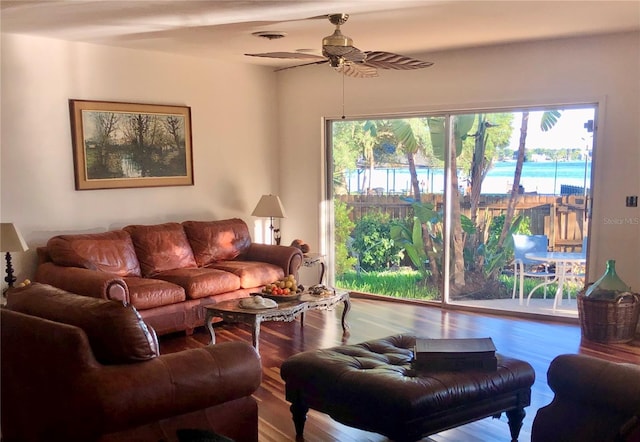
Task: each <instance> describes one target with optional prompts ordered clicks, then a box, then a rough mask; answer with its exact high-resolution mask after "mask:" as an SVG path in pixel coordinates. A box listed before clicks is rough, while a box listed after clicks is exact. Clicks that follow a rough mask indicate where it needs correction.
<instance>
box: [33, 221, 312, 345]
mask: <svg viewBox="0 0 640 442" xmlns="http://www.w3.org/2000/svg"><path fill="white" fill-rule="evenodd" d="M38 257H39V264H38V268H37V270H36V275H35V280H36V281H38V282H42V283H46V284H50V285H53V286H55V287H59V288H62V289H64V290H68V291H71V292H74V293H78V294H81V295H86V296H92V297H95V298H104V299H111V300H119V301H122V302H125V303H127V304H131V305H133V306H134V307H135V308H136V309H137V310H138V311H139V312H140V315H141V316H142V318H143V319H144V320H145V322H146V323H147V324H149V325H151V326H152V327H153V328H154V329H155V330H156V332H157V333H158V334H166V333H171V332H175V331H180V330H186V331H187V333H190V332H191V331H193V329H194V328H195V327H197V326H200V325H203V324H204V316H205V315H204V309H203V306H204V305H206V304H211V303H215V302H220V301H224V300H228V299H236V298H241V297H245V296H249V293H251V292H255V291H259V288H261V287H262V286H264V285H265V284H268V283H271V282H273V281H275V280H277V279H280V278H282V277H284V276H286V275H289V274H293V275H296V276H297V273H298V269H299V268H300V265H301V264H302V253H301V252H300V250H299V249H297V248H295V247H288V246H279V245H270V244H258V243H253V242H252V241H251V236H250V235H249V229H248V227H247V224H246V223H245V222H244V221H243V220H241V219H238V218H234V219H227V220H220V221H185V222H182V223H165V224H156V225H130V226H127V227H125V228H123V229H121V230H113V231H110V232H105V233H94V234H78V235H58V236H55V237H53V238H51V239H49V241H48V242H47V245H46V247H40V248H38Z"/></svg>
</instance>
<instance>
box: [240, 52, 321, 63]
mask: <svg viewBox="0 0 640 442" xmlns="http://www.w3.org/2000/svg"><path fill="white" fill-rule="evenodd" d="M244 55H247V56H249V57H265V58H282V59H296V60H314V61H316V62H322V63H324V62H325V61H327V59H326V58H324V57H321V56H320V55H314V54H305V53H302V52H265V53H262V54H244Z"/></svg>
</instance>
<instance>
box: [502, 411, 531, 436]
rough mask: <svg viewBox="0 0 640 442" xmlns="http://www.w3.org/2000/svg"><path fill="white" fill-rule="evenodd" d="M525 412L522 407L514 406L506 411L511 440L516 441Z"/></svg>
mask: <svg viewBox="0 0 640 442" xmlns="http://www.w3.org/2000/svg"><path fill="white" fill-rule="evenodd" d="M526 414H527V413H525V411H524V408H514V409H511V410H508V411H507V412H506V415H507V418H509V431H510V432H511V442H518V436H519V435H520V429H521V428H522V421H523V420H524V417H525V416H526Z"/></svg>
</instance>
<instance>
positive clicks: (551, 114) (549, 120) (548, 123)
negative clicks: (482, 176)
mask: <svg viewBox="0 0 640 442" xmlns="http://www.w3.org/2000/svg"><path fill="white" fill-rule="evenodd" d="M560 116H562V112H561V111H559V110H556V109H553V110H550V111H545V112H543V113H542V119H541V120H540V130H542V131H543V132H547V131H549V130H551V129H552V128H553V127H554V126H555V125H556V123H557V122H558V119H559V118H560ZM528 126H529V111H524V112H522V120H521V124H520V142H519V144H518V156H517V159H516V169H515V172H514V174H513V185H512V186H511V193H510V195H509V202H508V203H507V211H506V213H505V217H504V224H503V226H502V232H500V238H499V239H498V247H499V248H502V246H503V244H504V241H505V239H506V237H507V234H508V233H509V230H510V229H511V224H512V222H513V216H514V214H515V211H516V205H517V202H518V199H519V196H520V177H521V176H522V165H523V163H524V150H525V146H526V143H527V129H528Z"/></svg>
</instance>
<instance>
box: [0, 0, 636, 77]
mask: <svg viewBox="0 0 640 442" xmlns="http://www.w3.org/2000/svg"><path fill="white" fill-rule="evenodd" d="M0 6H1V16H0V18H1V26H2V28H1V29H2V32H8V33H20V34H33V35H38V36H43V37H51V38H57V39H63V40H72V41H82V42H90V43H96V44H104V45H112V46H120V47H127V48H134V49H147V50H154V51H164V52H172V53H180V54H183V55H192V56H197V57H209V58H214V59H219V60H227V61H236V62H243V63H253V64H263V65H271V66H284V65H295V64H300V63H299V62H298V63H296V62H295V60H284V61H283V60H272V59H266V58H256V57H246V56H244V54H245V53H259V52H274V51H288V52H292V51H315V52H316V53H319V51H320V46H321V40H322V37H324V36H327V35H329V34H331V33H332V32H333V25H331V23H329V21H328V20H326V19H324V18H317V17H318V16H321V15H326V14H330V13H348V14H349V15H350V18H349V20H348V22H347V23H346V24H345V25H343V26H342V32H343V33H344V34H345V35H348V36H350V37H351V38H353V40H354V45H355V46H356V47H358V48H359V49H361V50H363V51H371V50H376V51H388V52H395V53H399V54H404V55H414V54H420V53H422V54H424V53H429V52H435V51H438V50H443V49H451V48H461V47H473V46H479V45H486V44H496V43H505V42H517V41H526V40H537V39H546V38H555V37H567V36H576V35H587V34H598V33H609V32H618V31H628V30H638V29H640V0H631V1H609V0H599V1H575V0H574V1H543V0H532V1H519V0H511V1H508V0H504V1H479V0H476V1H461V0H454V1H446V0H442V1H435V0H418V1H410V0H385V1H371V0H353V1H350V0H341V1H304V0H286V1H267V0H253V1H234V0H221V1H214V0H136V1H121V0H106V1H105V0H73V1H70V0H67V1H58V0H44V1H42V0H0ZM314 17H315V18H314ZM256 31H281V32H285V33H286V34H287V36H286V37H284V38H281V39H277V40H267V39H263V38H257V37H255V36H253V35H252V33H253V32H256Z"/></svg>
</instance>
